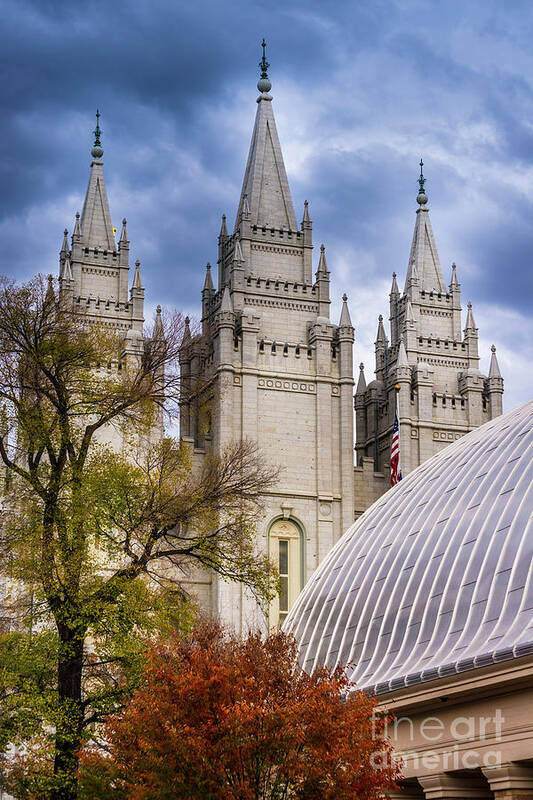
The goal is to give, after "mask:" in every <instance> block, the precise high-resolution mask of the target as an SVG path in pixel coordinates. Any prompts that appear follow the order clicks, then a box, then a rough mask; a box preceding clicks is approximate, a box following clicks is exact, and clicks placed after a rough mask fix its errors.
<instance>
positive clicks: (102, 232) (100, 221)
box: [81, 109, 116, 251]
mask: <svg viewBox="0 0 533 800" xmlns="http://www.w3.org/2000/svg"><path fill="white" fill-rule="evenodd" d="M101 135H102V130H101V128H100V112H99V111H98V109H96V128H95V129H94V145H93V147H92V150H91V155H92V157H93V159H94V160H93V162H92V164H91V174H90V176H89V185H88V186H87V194H86V195H85V202H84V204H83V211H82V214H81V234H82V239H83V244H84V246H85V247H90V248H91V249H92V248H93V247H97V248H100V249H102V250H111V251H113V250H115V249H116V248H115V235H114V233H113V225H112V222H111V214H110V212H109V202H108V200H107V191H106V188H105V181H104V170H103V163H102V161H101V158H102V156H103V154H104V150H103V147H102V143H101V141H100V137H101Z"/></svg>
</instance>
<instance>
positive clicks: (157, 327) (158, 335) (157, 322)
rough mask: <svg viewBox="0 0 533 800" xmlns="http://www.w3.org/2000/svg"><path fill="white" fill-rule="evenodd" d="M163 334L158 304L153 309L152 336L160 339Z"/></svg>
mask: <svg viewBox="0 0 533 800" xmlns="http://www.w3.org/2000/svg"><path fill="white" fill-rule="evenodd" d="M163 335H164V332H163V320H162V319H161V306H159V305H158V306H157V308H156V310H155V322H154V332H153V335H152V338H153V339H162V338H163Z"/></svg>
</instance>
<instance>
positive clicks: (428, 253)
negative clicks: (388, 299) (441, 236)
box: [404, 159, 446, 294]
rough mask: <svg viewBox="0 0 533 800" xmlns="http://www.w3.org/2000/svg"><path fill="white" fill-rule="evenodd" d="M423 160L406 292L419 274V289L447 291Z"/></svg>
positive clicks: (409, 290) (443, 292)
mask: <svg viewBox="0 0 533 800" xmlns="http://www.w3.org/2000/svg"><path fill="white" fill-rule="evenodd" d="M422 166H423V161H422V159H420V177H419V179H418V184H419V188H420V191H419V193H418V197H417V203H418V205H419V208H418V209H417V211H416V222H415V230H414V233H413V241H412V244H411V252H410V254H409V267H408V270H407V275H406V278H405V288H404V292H409V293H410V292H411V291H412V286H411V284H412V282H413V280H414V278H415V271H416V275H417V276H418V281H419V289H420V290H421V291H426V292H431V291H435V292H441V293H442V294H445V293H446V285H445V283H444V275H443V274H442V267H441V265H440V260H439V254H438V252H437V245H436V243H435V237H434V235H433V229H432V227H431V221H430V218H429V211H428V209H427V207H426V204H427V201H428V198H427V195H426V193H425V191H424V183H425V182H426V179H425V177H424V175H423V173H422Z"/></svg>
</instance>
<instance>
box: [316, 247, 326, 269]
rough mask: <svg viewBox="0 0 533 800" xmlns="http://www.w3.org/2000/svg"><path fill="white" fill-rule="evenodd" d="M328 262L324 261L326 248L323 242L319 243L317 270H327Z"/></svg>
mask: <svg viewBox="0 0 533 800" xmlns="http://www.w3.org/2000/svg"><path fill="white" fill-rule="evenodd" d="M327 271H328V262H327V261H326V248H325V247H324V245H323V244H321V245H320V258H319V260H318V269H317V272H327Z"/></svg>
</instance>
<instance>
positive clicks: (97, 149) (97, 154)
mask: <svg viewBox="0 0 533 800" xmlns="http://www.w3.org/2000/svg"><path fill="white" fill-rule="evenodd" d="M101 135H102V131H101V130H100V112H99V111H98V109H96V128H95V129H94V145H93V149H92V150H91V155H92V157H93V158H97V159H98V158H102V156H103V155H104V150H103V148H102V143H101V141H100V136H101Z"/></svg>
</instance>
